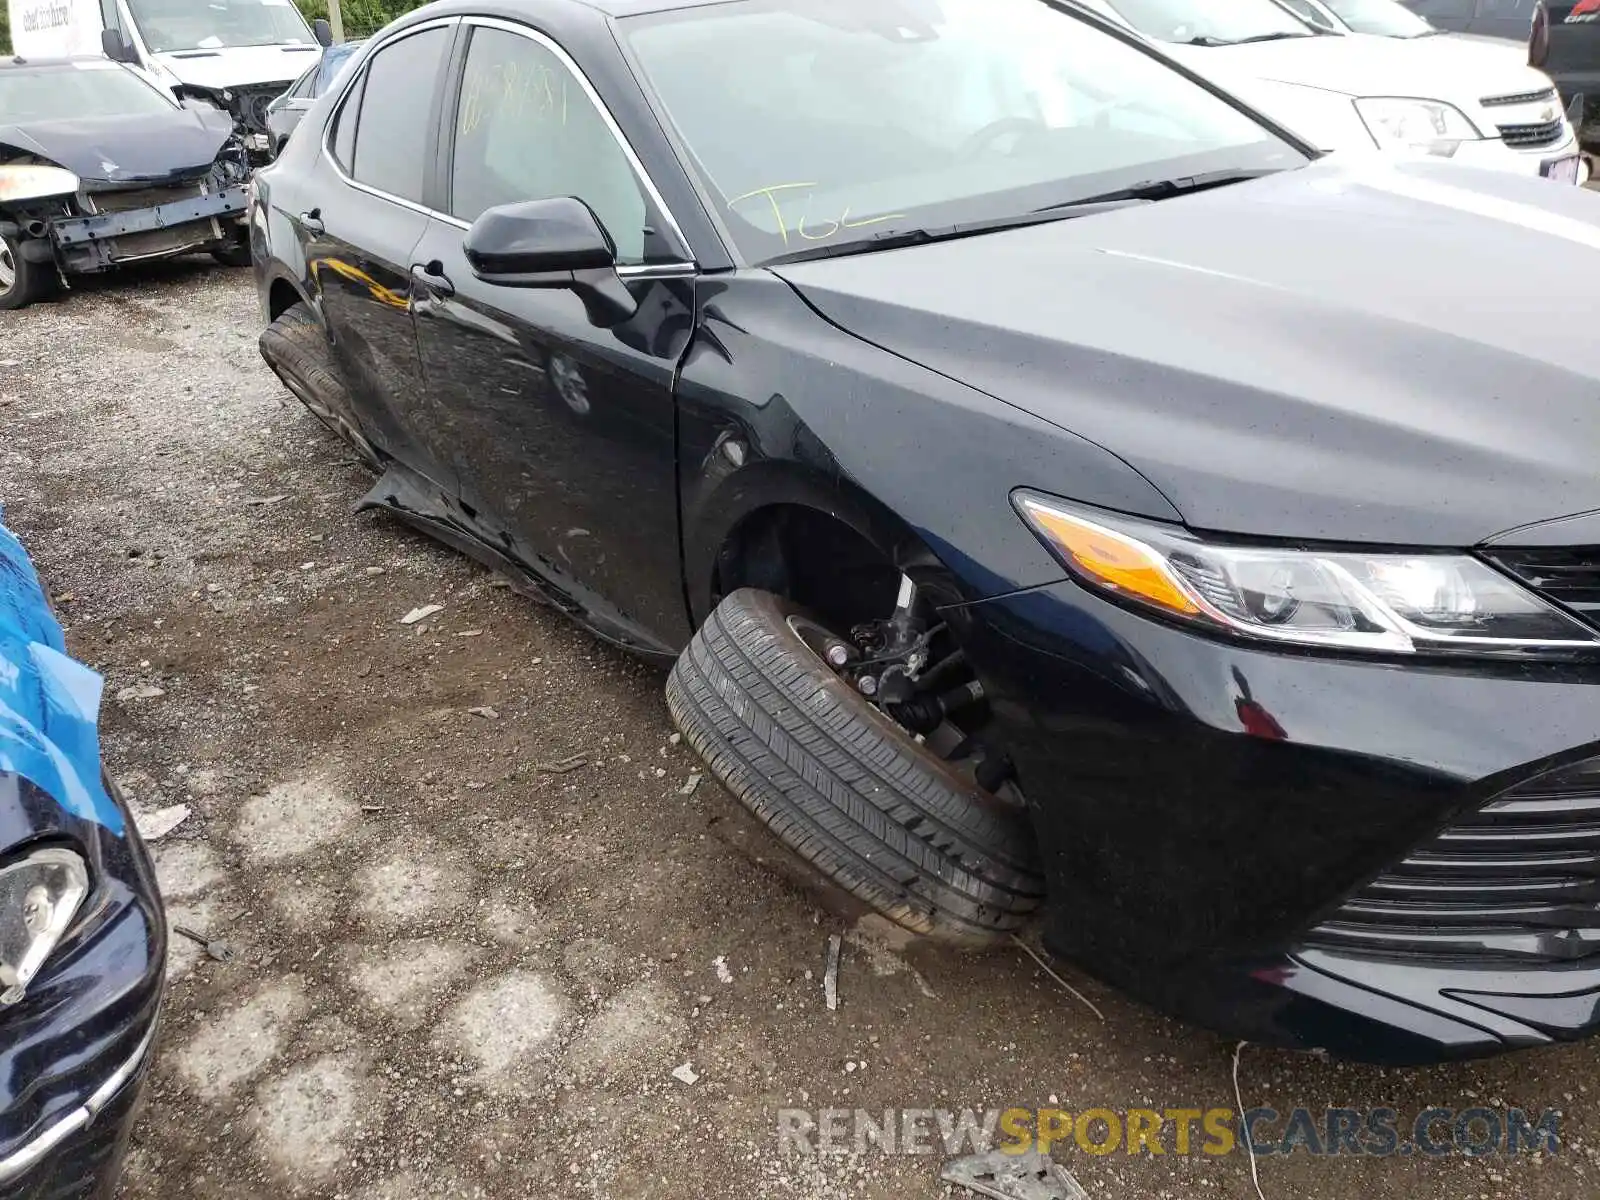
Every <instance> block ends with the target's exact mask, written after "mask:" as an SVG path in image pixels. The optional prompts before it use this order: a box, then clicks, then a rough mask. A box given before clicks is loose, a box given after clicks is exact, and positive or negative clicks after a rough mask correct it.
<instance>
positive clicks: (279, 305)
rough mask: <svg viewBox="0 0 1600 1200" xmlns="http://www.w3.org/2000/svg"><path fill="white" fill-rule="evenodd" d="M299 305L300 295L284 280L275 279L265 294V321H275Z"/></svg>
mask: <svg viewBox="0 0 1600 1200" xmlns="http://www.w3.org/2000/svg"><path fill="white" fill-rule="evenodd" d="M299 303H300V293H299V292H297V291H295V289H294V285H293V284H292V283H290V282H289V281H288V280H286V279H275V280H273V281H272V288H271V290H270V291H269V292H268V293H267V319H268V320H270V321H276V320H277V319H278V318H279V317H281V316H283V314H284V313H286V312H288V311H289V310H290V309H291V308H293V307H294V306H295V305H296V304H299Z"/></svg>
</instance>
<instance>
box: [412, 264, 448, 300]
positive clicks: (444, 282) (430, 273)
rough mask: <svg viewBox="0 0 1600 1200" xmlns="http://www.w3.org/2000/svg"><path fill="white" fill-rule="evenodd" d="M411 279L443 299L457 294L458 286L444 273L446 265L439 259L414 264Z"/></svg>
mask: <svg viewBox="0 0 1600 1200" xmlns="http://www.w3.org/2000/svg"><path fill="white" fill-rule="evenodd" d="M411 278H412V279H414V280H416V281H417V282H418V283H420V284H421V285H422V286H423V287H425V288H426V289H427V290H428V291H430V292H432V293H433V294H434V295H435V296H439V297H441V298H443V299H449V298H450V297H451V296H454V295H455V294H456V285H455V284H453V283H451V282H450V276H448V275H446V274H445V273H444V263H442V262H440V261H439V260H438V259H437V258H434V259H430V260H429V261H427V262H425V263H412V264H411Z"/></svg>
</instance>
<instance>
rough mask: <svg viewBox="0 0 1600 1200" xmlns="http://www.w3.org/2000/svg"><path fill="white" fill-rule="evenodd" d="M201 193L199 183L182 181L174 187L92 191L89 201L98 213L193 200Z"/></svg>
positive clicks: (134, 209) (131, 210)
mask: <svg viewBox="0 0 1600 1200" xmlns="http://www.w3.org/2000/svg"><path fill="white" fill-rule="evenodd" d="M199 194H200V185H199V184H198V183H180V184H177V185H176V186H173V187H143V188H129V189H127V190H126V191H111V192H90V193H89V203H90V204H92V205H93V206H94V211H95V212H97V213H119V212H137V211H139V210H140V209H144V208H154V207H155V206H156V205H158V204H171V203H172V202H173V201H175V200H193V199H194V198H195V197H196V196H198V195H199Z"/></svg>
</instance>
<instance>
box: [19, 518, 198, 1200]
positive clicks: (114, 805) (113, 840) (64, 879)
mask: <svg viewBox="0 0 1600 1200" xmlns="http://www.w3.org/2000/svg"><path fill="white" fill-rule="evenodd" d="M100 691H101V678H100V676H99V675H97V674H95V673H94V672H93V671H91V670H89V669H88V668H87V667H85V666H82V665H81V664H79V663H77V662H75V661H74V660H73V659H71V658H69V657H68V656H67V654H66V652H65V645H64V643H63V640H62V634H61V626H60V625H59V624H58V623H57V622H56V619H55V617H54V615H53V614H52V612H51V610H50V606H49V603H48V601H47V600H46V599H45V595H44V592H43V591H42V590H41V588H40V586H39V579H38V576H37V575H36V574H35V572H34V569H33V566H32V564H31V563H30V562H29V561H28V556H27V554H26V553H25V552H24V551H23V549H22V546H21V544H20V543H19V542H18V541H17V540H16V538H15V537H13V536H12V535H11V534H10V533H9V532H7V530H6V529H5V528H4V527H3V526H0V1198H3V1200H22V1198H24V1197H26V1198H27V1200H33V1198H35V1197H50V1198H51V1200H57V1198H60V1200H67V1198H78V1197H84V1198H87V1197H100V1196H106V1195H109V1194H110V1193H111V1190H112V1188H113V1187H114V1185H115V1180H116V1176H117V1172H118V1169H119V1166H120V1163H121V1159H122V1152H123V1149H124V1147H125V1145H126V1142H127V1135H128V1130H129V1127H130V1126H131V1124H132V1118H133V1112H134V1108H135V1105H136V1102H137V1100H138V1097H139V1091H140V1088H141V1086H142V1084H143V1081H144V1075H145V1071H146V1067H147V1065H148V1063H149V1059H150V1047H151V1043H152V1042H153V1041H154V1038H155V1032H156V1018H157V1015H158V1013H159V1010H160V1007H161V995H162V986H163V980H164V966H165V960H166V938H167V935H166V922H165V919H164V917H163V914H162V908H161V900H160V896H159V895H158V893H157V890H156V883H155V876H154V872H153V871H152V869H151V865H150V859H149V856H148V855H147V854H146V852H145V848H144V845H143V843H142V842H141V841H140V840H139V834H138V832H137V830H136V829H135V827H134V823H133V819H132V817H131V815H130V814H129V812H128V809H127V807H126V805H125V804H124V803H123V802H122V799H121V797H120V796H118V795H117V793H116V791H115V789H114V787H113V786H112V784H111V783H110V780H109V779H108V778H107V777H106V776H105V774H104V773H103V771H102V769H101V766H100V744H99V733H98V730H97V713H98V709H99V703H100Z"/></svg>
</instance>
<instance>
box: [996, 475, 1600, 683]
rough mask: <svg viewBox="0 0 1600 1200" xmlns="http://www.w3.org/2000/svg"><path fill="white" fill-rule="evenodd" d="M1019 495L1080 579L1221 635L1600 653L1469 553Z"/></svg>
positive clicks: (1596, 640)
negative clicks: (1352, 545)
mask: <svg viewBox="0 0 1600 1200" xmlns="http://www.w3.org/2000/svg"><path fill="white" fill-rule="evenodd" d="M1014 499H1015V503H1016V505H1017V509H1018V511H1019V512H1021V514H1022V516H1023V518H1024V519H1025V520H1026V521H1027V522H1028V524H1029V525H1030V526H1032V527H1033V530H1034V532H1035V533H1037V534H1038V535H1039V537H1040V539H1041V540H1043V542H1044V543H1045V545H1046V546H1048V547H1049V548H1050V549H1051V550H1052V551H1054V553H1055V555H1056V557H1057V558H1059V559H1060V560H1061V561H1062V563H1063V564H1064V565H1065V566H1066V567H1067V568H1068V569H1069V570H1070V571H1071V572H1072V573H1073V575H1074V576H1076V577H1077V579H1078V580H1079V581H1080V582H1082V583H1084V584H1086V585H1087V586H1089V587H1091V588H1094V589H1096V590H1098V591H1101V592H1105V593H1109V594H1110V595H1112V596H1115V597H1117V598H1118V599H1120V600H1124V601H1126V602H1128V603H1130V604H1135V605H1139V606H1141V607H1143V608H1146V609H1153V610H1155V611H1157V612H1159V613H1161V614H1163V615H1165V616H1167V617H1170V618H1173V619H1176V620H1179V621H1183V622H1186V623H1188V624H1192V625H1198V626H1202V627H1209V628H1210V629H1212V630H1213V631H1216V632H1222V633H1232V634H1237V635H1243V636H1247V637H1252V638H1260V639H1263V640H1268V641H1276V642H1292V643H1296V644H1298V645H1304V646H1325V647H1329V648H1333V649H1344V650H1361V651H1376V652H1381V653H1388V654H1413V653H1439V652H1445V653H1451V652H1454V653H1461V652H1469V653H1477V654H1497V653H1507V654H1513V655H1523V656H1526V655H1529V654H1536V653H1538V652H1541V651H1551V650H1553V651H1555V652H1556V653H1557V654H1566V655H1570V654H1572V653H1573V652H1574V651H1575V650H1581V649H1587V650H1595V649H1600V633H1597V632H1596V631H1594V630H1592V629H1590V628H1589V627H1588V626H1587V625H1584V624H1582V623H1581V622H1580V621H1578V620H1577V619H1576V618H1575V617H1572V616H1570V615H1569V614H1567V613H1566V612H1563V611H1562V610H1561V609H1559V608H1556V607H1555V606H1554V605H1551V604H1549V603H1547V602H1546V601H1544V600H1543V599H1541V598H1540V597H1538V596H1536V595H1534V594H1533V593H1532V592H1530V591H1528V590H1526V589H1525V588H1523V587H1522V586H1521V585H1519V584H1518V583H1516V582H1515V581H1513V580H1512V579H1510V578H1509V577H1507V576H1505V575H1502V574H1500V572H1498V571H1496V570H1495V569H1494V568H1492V567H1490V566H1488V565H1487V564H1485V563H1482V562H1480V561H1479V560H1477V559H1476V558H1472V557H1470V556H1467V555H1458V554H1432V553H1419V554H1352V553H1345V552H1323V551H1319V550H1303V549H1296V548H1283V549H1279V548H1276V547H1264V546H1239V545H1235V546H1224V545H1216V544H1214V543H1211V542H1205V541H1201V540H1200V539H1199V538H1197V537H1195V536H1194V535H1193V534H1191V533H1189V532H1188V531H1186V530H1182V529H1175V528H1170V527H1166V526H1161V525H1156V524H1153V523H1147V522H1142V521H1133V520H1130V519H1127V518H1123V517H1120V516H1109V515H1106V514H1101V513H1095V514H1094V515H1093V516H1090V515H1087V514H1086V513H1084V512H1081V511H1078V510H1076V509H1073V508H1071V507H1070V506H1067V505H1063V504H1062V503H1061V502H1059V501H1054V500H1050V499H1048V498H1046V497H1043V496H1038V495H1035V494H1033V493H1030V492H1018V493H1017V494H1016V495H1015V497H1014Z"/></svg>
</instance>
